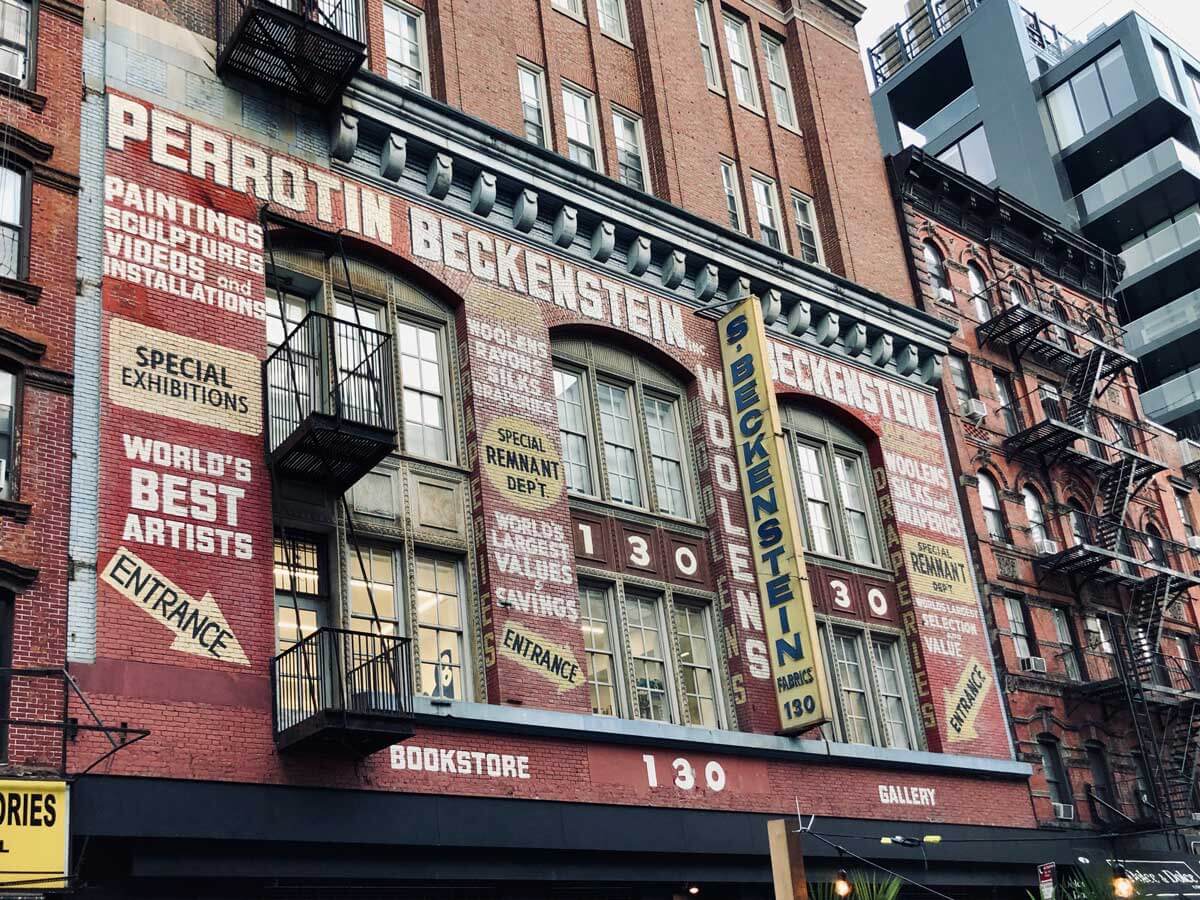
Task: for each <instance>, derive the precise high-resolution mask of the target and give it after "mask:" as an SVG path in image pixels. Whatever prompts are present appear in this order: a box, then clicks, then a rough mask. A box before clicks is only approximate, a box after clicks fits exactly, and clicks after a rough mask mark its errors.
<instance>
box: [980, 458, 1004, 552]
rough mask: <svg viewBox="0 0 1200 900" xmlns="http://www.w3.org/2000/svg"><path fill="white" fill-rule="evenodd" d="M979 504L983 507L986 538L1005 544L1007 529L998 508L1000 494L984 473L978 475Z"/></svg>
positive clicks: (990, 477)
mask: <svg viewBox="0 0 1200 900" xmlns="http://www.w3.org/2000/svg"><path fill="white" fill-rule="evenodd" d="M979 502H980V504H981V505H982V506H983V520H984V523H985V524H986V525H987V532H988V537H990V538H991V539H992V540H994V541H1004V542H1006V543H1007V542H1008V528H1007V526H1005V524H1004V511H1003V510H1002V509H1001V508H1000V494H999V492H997V490H996V482H995V481H993V480H992V476H991V475H988V474H987V473H986V472H980V473H979Z"/></svg>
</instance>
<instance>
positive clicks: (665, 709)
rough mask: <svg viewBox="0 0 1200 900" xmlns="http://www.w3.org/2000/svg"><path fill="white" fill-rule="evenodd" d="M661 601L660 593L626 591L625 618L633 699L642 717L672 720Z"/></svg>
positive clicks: (662, 720)
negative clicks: (641, 593)
mask: <svg viewBox="0 0 1200 900" xmlns="http://www.w3.org/2000/svg"><path fill="white" fill-rule="evenodd" d="M661 605H662V604H661V602H660V601H659V599H658V598H657V597H650V596H642V595H636V594H626V596H625V618H626V620H627V623H628V625H629V649H630V653H631V654H632V658H631V660H630V663H631V666H632V674H633V701H634V707H635V709H636V710H637V716H638V718H640V719H654V720H656V721H659V722H672V721H674V717H673V715H672V712H671V694H670V691H669V690H668V686H669V684H670V681H669V679H668V676H667V662H666V656H665V655H664V652H663V646H664V644H665V643H666V642H665V640H664V638H663V623H662V614H661V610H660V607H661Z"/></svg>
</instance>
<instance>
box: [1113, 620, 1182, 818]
mask: <svg viewBox="0 0 1200 900" xmlns="http://www.w3.org/2000/svg"><path fill="white" fill-rule="evenodd" d="M1108 620H1109V626H1110V629H1111V631H1112V634H1113V636H1114V640H1113V644H1114V645H1115V649H1116V658H1117V674H1118V677H1119V678H1120V679H1121V686H1122V690H1123V693H1124V695H1125V702H1126V704H1127V706H1128V707H1129V716H1130V720H1131V723H1132V725H1133V734H1134V738H1135V739H1136V742H1137V747H1138V752H1139V754H1140V755H1141V758H1142V761H1143V762H1144V763H1145V768H1146V774H1147V782H1148V783H1147V785H1146V787H1147V788H1148V790H1149V794H1150V796H1149V798H1148V799H1149V802H1150V805H1151V806H1152V807H1153V808H1154V810H1155V811H1156V812H1157V814H1158V819H1159V822H1160V824H1162V825H1164V826H1170V825H1173V824H1174V821H1175V813H1174V809H1173V808H1172V807H1171V790H1170V785H1169V783H1168V781H1169V779H1168V771H1167V770H1168V766H1167V765H1166V764H1165V760H1164V759H1163V755H1162V754H1161V753H1160V752H1159V740H1158V734H1157V731H1158V729H1157V728H1156V727H1155V724H1154V713H1153V712H1152V711H1151V709H1150V703H1149V702H1148V700H1147V698H1146V687H1145V686H1146V684H1147V683H1148V682H1150V681H1151V680H1152V679H1153V677H1154V672H1153V668H1154V656H1153V653H1152V652H1151V651H1150V650H1149V649H1148V647H1149V644H1148V641H1147V640H1146V639H1145V638H1143V636H1142V635H1136V634H1135V633H1134V631H1133V629H1132V628H1131V627H1130V626H1129V625H1128V623H1126V622H1125V621H1124V620H1123V619H1122V617H1121V616H1119V615H1117V614H1115V613H1109V614H1108Z"/></svg>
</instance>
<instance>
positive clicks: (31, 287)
mask: <svg viewBox="0 0 1200 900" xmlns="http://www.w3.org/2000/svg"><path fill="white" fill-rule="evenodd" d="M0 292H3V293H5V294H15V295H16V296H18V297H20V298H21V299H22V300H24V301H25V302H26V303H28V304H29V305H30V306H36V305H37V302H38V300H40V299H41V297H42V286H41V285H40V284H33V283H32V282H29V281H22V280H21V279H19V278H7V277H4V276H0Z"/></svg>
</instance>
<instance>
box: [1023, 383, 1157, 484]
mask: <svg viewBox="0 0 1200 900" xmlns="http://www.w3.org/2000/svg"><path fill="white" fill-rule="evenodd" d="M1025 401H1026V402H1029V403H1030V405H1031V406H1032V407H1033V409H1034V410H1035V411H1036V412H1040V413H1041V416H1040V418H1039V419H1038V420H1037V421H1036V422H1034V423H1033V424H1031V425H1028V426H1026V425H1025V416H1024V413H1023V412H1022V411H1021V410H1022V403H1021V401H1015V402H1014V405H1013V407H1011V408H1010V407H1002V408H1001V412H1002V413H1003V412H1004V410H1007V409H1011V413H1010V414H1006V415H1005V416H1004V418H1005V419H1006V420H1007V421H1009V422H1012V423H1015V424H1016V425H1017V428H1018V430H1017V431H1015V433H1013V434H1011V435H1009V436H1008V437H1007V438H1005V439H1004V450H1005V453H1006V454H1008V456H1009V458H1010V459H1026V460H1030V459H1040V460H1044V461H1045V462H1047V463H1061V464H1063V465H1070V466H1074V467H1076V468H1079V469H1083V470H1084V471H1087V472H1089V473H1090V474H1091V475H1093V476H1094V477H1096V478H1099V477H1101V476H1103V475H1104V474H1105V473H1106V472H1110V471H1112V470H1113V469H1115V468H1116V467H1118V466H1121V465H1124V464H1129V465H1130V467H1131V471H1130V472H1129V474H1128V478H1129V481H1130V483H1132V484H1137V483H1139V482H1141V481H1142V480H1143V479H1145V478H1148V477H1150V476H1151V475H1154V474H1156V473H1158V472H1161V471H1163V470H1164V469H1165V468H1166V464H1165V463H1164V462H1162V461H1161V460H1160V459H1159V458H1158V452H1157V446H1156V444H1157V440H1158V436H1157V434H1155V432H1154V431H1152V430H1151V429H1150V428H1147V427H1146V426H1145V425H1142V424H1141V423H1139V422H1134V421H1131V420H1129V419H1125V418H1122V417H1121V416H1117V415H1114V414H1112V413H1109V412H1106V411H1104V410H1101V409H1098V408H1096V407H1079V406H1075V407H1073V406H1072V404H1071V403H1070V402H1069V401H1067V400H1065V399H1063V398H1062V397H1057V396H1053V395H1050V394H1042V395H1040V396H1037V397H1033V398H1029V397H1026V398H1025Z"/></svg>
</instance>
